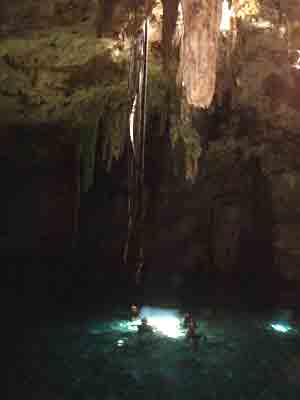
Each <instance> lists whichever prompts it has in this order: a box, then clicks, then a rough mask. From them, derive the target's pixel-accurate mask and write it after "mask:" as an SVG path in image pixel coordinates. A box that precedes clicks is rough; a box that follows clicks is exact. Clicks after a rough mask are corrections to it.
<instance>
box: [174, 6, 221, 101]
mask: <svg viewBox="0 0 300 400" xmlns="http://www.w3.org/2000/svg"><path fill="white" fill-rule="evenodd" d="M182 8H183V18H184V30H185V32H184V39H183V52H182V78H183V83H184V86H185V88H186V93H187V99H188V102H189V103H190V104H191V105H193V106H195V107H201V108H207V107H209V106H210V104H211V101H212V98H213V95H214V91H215V81H216V61H217V48H218V33H219V26H220V21H221V13H222V2H221V0H182Z"/></svg>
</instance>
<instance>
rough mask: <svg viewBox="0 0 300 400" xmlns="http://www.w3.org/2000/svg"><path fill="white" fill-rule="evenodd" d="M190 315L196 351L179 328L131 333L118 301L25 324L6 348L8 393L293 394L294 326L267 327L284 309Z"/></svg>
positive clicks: (36, 399)
mask: <svg viewBox="0 0 300 400" xmlns="http://www.w3.org/2000/svg"><path fill="white" fill-rule="evenodd" d="M170 312H173V310H172V309H171V311H170ZM178 312H179V314H178V315H179V316H182V312H181V310H179V311H178ZM195 316H196V318H197V322H198V334H199V337H200V339H199V346H198V350H197V351H193V349H192V348H191V345H190V343H189V342H188V341H187V340H186V339H185V336H184V332H179V334H180V333H181V336H179V337H177V338H171V337H168V336H165V335H163V334H161V333H159V332H155V333H154V334H153V335H149V336H147V337H142V338H141V337H139V335H138V334H137V332H136V327H134V326H128V324H127V322H128V319H127V318H128V312H127V310H124V309H122V308H118V307H115V308H113V309H111V310H107V311H106V312H103V311H102V312H101V313H100V312H99V314H97V313H95V315H94V316H93V317H92V318H89V319H85V318H77V319H75V318H73V319H72V318H65V319H61V320H54V319H53V320H52V321H47V322H44V323H41V324H38V325H39V326H38V327H37V326H35V327H34V324H32V326H30V324H28V325H29V326H28V327H27V328H25V335H24V337H23V336H22V335H20V337H19V338H18V336H17V337H16V339H15V341H16V343H15V348H14V349H12V352H13V353H14V359H13V362H12V363H10V366H9V378H8V384H9V392H8V393H9V394H8V399H12V400H14V399H17V398H26V399H31V400H48V399H49V400H50V399H51V400H71V399H72V400H77V399H78V400H83V399H84V400H96V399H97V400H119V399H120V400H121V399H128V400H129V399H130V400H135V399H139V400H142V399H144V400H150V399H151V400H152V399H153V400H158V399H164V400H170V399H185V400H189V399H191V400H194V399H195V400H196V399H197V400H198V399H200V400H201V399H203V400H204V399H205V400H208V399H220V400H223V399H228V400H229V399H230V400H235V399H238V400H263V399H265V400H275V399H280V400H281V399H282V400H283V399H284V400H287V399H291V400H293V399H295V400H299V399H300V335H299V329H298V326H297V324H294V325H292V329H291V330H289V331H288V332H286V333H283V332H276V331H275V330H274V329H273V328H272V327H271V323H274V324H275V323H277V322H278V323H279V322H282V323H283V322H285V323H287V322H288V319H289V315H288V313H285V312H283V311H281V312H280V311H274V312H272V313H271V312H270V313H268V315H267V314H264V315H262V314H255V313H246V312H233V311H230V310H225V309H218V310H217V312H216V314H213V313H211V312H210V310H209V309H207V308H206V309H198V310H196V311H195ZM21 336H22V338H21ZM175 336H176V335H175Z"/></svg>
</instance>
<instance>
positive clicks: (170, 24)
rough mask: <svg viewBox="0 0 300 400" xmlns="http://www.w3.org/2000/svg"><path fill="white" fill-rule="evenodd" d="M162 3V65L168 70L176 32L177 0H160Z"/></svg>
mask: <svg viewBox="0 0 300 400" xmlns="http://www.w3.org/2000/svg"><path fill="white" fill-rule="evenodd" d="M162 3H163V27H162V47H163V56H164V66H165V68H166V70H167V71H168V70H169V69H170V68H171V67H172V64H173V39H174V35H175V32H176V22H177V17H178V6H179V0H162Z"/></svg>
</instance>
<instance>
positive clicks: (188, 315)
mask: <svg viewBox="0 0 300 400" xmlns="http://www.w3.org/2000/svg"><path fill="white" fill-rule="evenodd" d="M192 319H193V318H192V314H191V313H190V312H188V313H186V314H185V316H184V319H183V323H182V325H183V327H184V328H188V326H189V323H190V322H191V320H192Z"/></svg>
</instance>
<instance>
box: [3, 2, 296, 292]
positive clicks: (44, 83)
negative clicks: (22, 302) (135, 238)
mask: <svg viewBox="0 0 300 400" xmlns="http://www.w3.org/2000/svg"><path fill="white" fill-rule="evenodd" d="M54 3H55V2H45V3H43V7H46V8H47V7H48V6H49V10H50V9H51V10H50V11H49V12H47V13H46V12H44V13H42V11H41V9H42V8H43V7H42V5H40V4H39V5H37V3H35V2H33V1H32V2H26V4H25V3H22V4H23V5H24V7H25V5H26V6H28V7H29V9H30V10H31V7H33V4H35V7H37V10H38V11H36V13H32V12H31V11H30V12H29V11H28V15H29V16H30V17H29V19H30V23H28V24H27V23H25V22H26V18H25V15H26V13H24V12H23V8H22V7H21V6H20V4H19V3H17V2H15V3H14V2H13V3H11V8H9V9H3V8H2V9H1V10H2V12H1V21H0V24H1V48H0V83H1V85H0V111H1V121H0V124H1V152H0V165H1V176H2V182H3V184H4V187H5V190H4V194H3V195H2V197H1V203H0V204H1V206H0V215H1V220H2V227H1V237H0V248H1V251H2V254H6V255H7V254H12V253H13V252H16V251H17V252H18V253H19V254H25V253H27V254H28V253H30V254H31V255H33V257H34V256H37V257H38V256H40V255H44V256H46V257H48V256H49V255H51V254H53V255H55V254H56V255H57V254H62V253H64V252H68V251H69V250H72V249H73V250H74V248H76V253H75V254H76V258H77V260H76V261H78V260H79V261H80V268H82V270H87V269H89V268H94V271H92V272H91V274H92V276H94V277H95V276H97V277H98V278H97V279H99V281H101V279H102V277H103V271H105V273H107V274H108V273H109V274H111V275H112V279H113V276H117V275H118V274H121V275H122V274H123V276H124V275H128V274H127V272H126V271H125V270H124V265H123V264H122V261H121V258H122V250H123V247H124V241H125V239H126V229H127V221H126V207H127V205H126V201H127V186H126V174H125V172H124V171H126V169H125V168H126V158H124V153H122V150H123V149H124V135H123V133H124V130H123V127H124V123H125V122H124V121H125V120H124V116H125V117H126V110H127V106H128V105H127V103H126V93H127V69H126V68H127V57H128V42H127V41H126V40H127V39H126V38H120V37H119V35H117V37H114V34H112V35H111V33H113V32H115V28H118V26H119V25H118V23H116V25H115V26H111V28H112V29H111V31H110V34H109V35H107V37H103V38H97V32H96V27H95V18H96V16H95V12H94V11H95V3H94V2H82V7H83V8H84V7H87V8H84V9H85V10H87V11H86V12H83V11H82V10H83V9H80V10H81V11H80V12H79V11H78V13H77V11H76V13H77V14H76V13H75V11H73V8H72V7H74V10H75V9H76V10H77V8H78V7H79V8H80V7H81V2H77V3H76V5H73V6H72V7H71V3H72V2H70V6H68V7H69V8H68V7H67V2H63V1H61V2H57V4H58V3H59V4H60V5H61V6H62V5H63V4H65V6H62V7H63V10H64V11H63V12H62V13H61V12H58V14H57V11H53V10H54V8H53V4H54ZM47 4H48V6H47ZM50 4H51V7H50ZM55 4H56V3H55ZM68 4H69V3H68ZM261 4H263V7H261V8H260V14H255V15H251V16H249V17H247V18H244V19H242V18H238V19H236V20H235V21H234V23H233V24H232V26H233V28H232V29H235V30H236V31H231V32H227V33H224V34H222V35H220V37H219V42H218V49H219V51H218V55H217V76H216V93H215V95H214V98H213V102H212V105H211V106H210V107H209V108H208V109H207V110H205V111H203V110H202V111H199V110H198V111H196V112H195V115H194V117H195V118H194V120H193V121H192V127H191V126H188V127H187V126H185V125H184V123H183V126H178V125H179V124H180V122H182V121H180V118H181V113H182V107H180V106H178V103H180V101H179V100H180V98H179V95H178V92H176V90H175V89H174V91H173V92H171V96H170V87H171V86H172V85H171V84H170V82H167V81H166V80H165V76H164V75H163V73H162V71H163V52H162V51H161V48H160V44H158V43H157V40H158V39H159V40H160V35H159V34H157V35H156V39H155V41H153V42H151V43H150V48H151V57H150V71H149V109H148V131H147V149H146V192H147V196H148V198H149V207H148V211H147V212H148V214H147V221H146V226H147V233H146V241H145V252H146V261H147V268H148V270H149V271H153V274H150V275H151V279H150V278H149V279H150V280H151V285H154V284H155V285H159V284H160V285H161V286H163V287H164V289H165V288H166V287H169V288H170V290H173V289H174V288H175V289H176V288H179V287H180V286H181V287H182V288H183V287H184V285H185V284H186V285H191V286H192V284H193V282H197V284H198V283H199V282H200V281H201V279H202V278H203V277H206V278H205V279H206V280H204V279H202V282H208V281H209V282H210V283H211V284H212V285H213V284H214V283H215V282H216V279H217V278H216V277H217V275H218V274H219V276H220V277H221V278H220V279H221V282H222V279H224V276H228V277H229V278H230V279H231V280H232V281H236V282H238V284H239V285H241V287H243V288H245V291H246V292H247V291H248V292H252V293H253V292H256V291H257V293H261V296H263V292H264V288H265V287H266V285H268V282H269V280H270V277H273V278H274V277H275V278H276V279H275V278H274V279H273V278H272V280H273V281H274V282H275V280H277V278H278V279H281V278H284V279H288V280H289V281H291V282H295V281H299V280H300V272H299V271H300V269H299V268H300V258H299V250H298V249H299V240H300V232H299V228H298V226H299V224H298V214H299V210H298V209H299V206H298V203H299V201H298V200H299V193H300V192H299V185H300V176H299V172H298V170H299V165H298V164H299V161H298V158H299V157H298V146H299V143H298V142H299V140H298V131H299V127H300V119H299V107H300V106H299V93H298V92H299V90H298V87H299V85H298V83H299V78H300V77H299V70H298V69H297V68H295V65H296V63H297V51H296V50H297V49H298V48H299V42H300V39H299V37H300V36H299V27H298V25H297V20H296V19H295V15H298V14H297V12H298V11H297V10H298V8H297V7H298V5H297V4H295V9H294V12H291V11H289V12H287V11H286V13H287V14H288V19H282V18H281V14H280V12H279V11H278V10H277V11H276V10H275V11H274V8H272V6H271V5H269V4H268V2H261ZM15 6H18V8H14V7H15ZM289 7H292V2H289ZM17 9H18V12H17V11H16V10H17ZM56 10H57V8H56ZM289 10H290V8H289ZM74 13H75V14H76V15H77V16H75V14H74ZM117 14H118V13H116V15H117ZM8 15H11V16H14V15H15V17H14V18H12V17H11V18H10V19H9V18H8ZM42 15H46V16H45V18H44V17H42ZM290 15H293V17H291V16H290ZM3 16H4V17H3ZM116 20H118V18H117V17H116ZM20 21H21V23H20ZM22 21H23V22H22ZM39 23H41V24H42V25H43V26H42V27H40V25H39ZM155 24H156V25H155V26H156V32H158V31H160V30H161V21H160V19H159V17H157V18H156V21H155ZM96 25H97V20H96ZM17 28H18V29H17ZM154 30H155V29H154ZM157 38H158V39H157ZM213 39H214V40H215V38H213ZM288 50H289V51H288ZM210 81H211V80H210ZM173 83H174V82H173ZM209 87H211V85H209ZM172 90H173V89H172ZM166 93H168V94H169V97H171V99H172V101H171V102H170V103H168V104H166V98H167V97H166ZM192 119H193V118H192ZM162 127H164V129H162ZM104 149H105V151H104ZM187 177H188V178H193V179H186V178H187ZM76 243H77V246H76ZM73 250H72V251H73ZM87 264H89V266H87ZM91 265H92V267H91ZM80 268H79V270H80ZM95 271H96V274H95ZM81 273H82V272H81ZM81 273H79V276H81ZM199 273H200V275H199V276H201V277H202V278H199V279H200V280H199V279H198V278H197V279H198V280H195V279H194V278H195V276H198V275H197V274H199ZM212 273H215V275H213V274H212ZM130 274H131V275H132V274H134V266H133V268H132V270H131V271H130ZM130 274H129V275H130ZM97 279H95V286H96V285H97V283H96V282H97ZM149 282H150V281H149ZM174 282H175V283H174ZM176 282H177V283H176ZM178 282H179V283H178ZM180 282H181V283H180ZM184 282H186V283H184ZM149 285H150V283H149ZM151 285H150V286H151ZM199 285H200V283H199ZM275 286H276V284H275V283H274V285H273V287H274V295H276V291H275ZM175 289H174V290H175ZM202 289H203V290H204V289H205V288H204V287H202ZM258 297H259V296H258Z"/></svg>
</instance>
